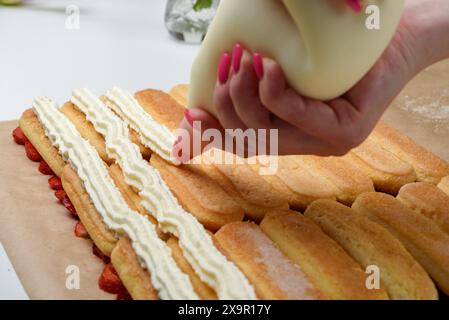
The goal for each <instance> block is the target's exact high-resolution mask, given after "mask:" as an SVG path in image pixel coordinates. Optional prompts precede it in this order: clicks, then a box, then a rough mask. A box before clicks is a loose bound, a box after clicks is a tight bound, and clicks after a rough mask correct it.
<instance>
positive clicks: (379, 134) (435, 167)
mask: <svg viewBox="0 0 449 320" xmlns="http://www.w3.org/2000/svg"><path fill="white" fill-rule="evenodd" d="M370 139H373V141H374V142H376V143H378V144H379V145H381V146H382V147H383V148H384V149H387V150H388V151H390V152H392V153H393V154H395V155H396V156H397V157H398V158H400V159H402V160H404V161H405V162H407V163H409V164H411V165H412V166H413V168H414V169H415V172H416V175H417V178H418V181H419V182H429V183H432V184H438V182H440V180H441V179H442V178H443V177H445V176H448V175H449V164H448V163H447V162H445V161H444V160H442V159H441V158H439V157H437V156H436V155H434V154H433V153H431V152H430V151H428V150H426V149H425V148H423V147H422V146H420V145H418V144H417V143H416V142H414V141H413V140H412V139H410V138H409V137H407V136H405V135H403V134H402V133H401V132H399V131H398V130H396V129H394V128H392V127H390V126H388V125H387V124H385V123H383V122H380V123H379V124H378V125H377V127H376V129H375V130H374V132H373V134H372V135H371V137H370Z"/></svg>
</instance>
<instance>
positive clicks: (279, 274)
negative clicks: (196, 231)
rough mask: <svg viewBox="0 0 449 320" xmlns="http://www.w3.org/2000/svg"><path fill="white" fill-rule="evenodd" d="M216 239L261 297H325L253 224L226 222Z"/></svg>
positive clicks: (291, 298)
mask: <svg viewBox="0 0 449 320" xmlns="http://www.w3.org/2000/svg"><path fill="white" fill-rule="evenodd" d="M215 239H216V241H217V242H218V244H219V248H220V249H221V250H223V251H224V254H225V255H226V256H227V257H228V258H229V259H230V260H232V261H233V262H234V263H235V264H236V265H237V266H238V267H239V268H240V269H241V270H242V272H243V273H244V274H245V275H246V276H247V277H248V280H249V281H250V282H251V284H252V285H253V286H254V289H255V290H256V294H257V296H258V297H259V298H260V299H270V300H271V299H275V300H277V299H288V300H310V299H312V300H315V299H325V298H326V297H325V296H324V294H323V293H321V292H320V291H319V290H318V289H317V288H316V287H315V285H314V284H313V283H312V282H311V280H310V279H309V278H308V277H307V276H306V275H305V274H304V272H303V270H302V269H301V268H300V267H299V266H298V265H296V264H294V263H293V261H291V260H290V259H288V258H287V257H286V256H285V255H284V254H283V253H282V252H281V251H280V250H279V249H278V248H277V247H276V245H275V244H274V243H273V242H272V241H271V240H270V238H268V236H267V235H266V234H265V233H264V232H263V231H262V230H261V229H260V228H259V227H258V226H257V225H256V224H254V223H250V222H235V223H231V224H228V225H226V226H224V227H223V228H221V229H220V231H218V232H217V233H216V234H215Z"/></svg>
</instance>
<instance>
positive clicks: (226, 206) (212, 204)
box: [151, 155, 244, 231]
mask: <svg viewBox="0 0 449 320" xmlns="http://www.w3.org/2000/svg"><path fill="white" fill-rule="evenodd" d="M151 165H152V166H153V167H155V168H156V169H157V170H158V171H159V172H160V174H161V176H162V179H163V180H164V181H165V183H167V185H168V187H169V188H170V190H171V191H172V192H173V194H174V195H175V197H176V198H177V199H178V201H179V202H180V204H181V205H182V206H183V207H184V209H186V210H187V211H188V212H190V213H192V214H193V215H194V216H195V218H197V219H198V221H199V222H201V224H203V225H204V226H205V227H206V228H207V229H209V230H211V231H217V230H218V229H219V228H220V227H222V226H223V225H225V224H227V223H230V222H235V221H241V220H243V217H244V212H243V209H242V208H241V207H240V206H239V205H238V204H237V203H236V202H235V201H234V199H232V198H231V197H230V196H229V195H228V194H227V193H226V192H225V191H224V190H223V189H222V188H221V187H220V186H219V185H218V184H217V183H216V182H215V181H214V180H212V179H211V178H210V177H209V176H207V175H206V174H204V172H203V171H201V170H200V168H199V167H198V166H197V165H190V164H189V165H182V166H179V167H178V166H173V165H171V164H169V163H168V162H166V161H164V160H163V159H162V158H160V157H159V156H157V155H153V157H152V158H151Z"/></svg>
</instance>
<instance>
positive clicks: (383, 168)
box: [344, 139, 416, 195]
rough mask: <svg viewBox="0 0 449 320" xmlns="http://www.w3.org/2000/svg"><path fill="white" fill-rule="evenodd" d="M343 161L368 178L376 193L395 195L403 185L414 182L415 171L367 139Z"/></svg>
mask: <svg viewBox="0 0 449 320" xmlns="http://www.w3.org/2000/svg"><path fill="white" fill-rule="evenodd" d="M344 159H345V160H346V161H348V162H349V163H348V166H354V167H355V168H356V169H358V170H360V171H361V172H363V173H365V174H366V175H367V176H368V177H370V178H371V179H372V180H373V183H374V187H375V188H376V190H377V191H381V192H385V193H389V194H393V195H396V194H397V193H398V192H399V189H400V188H401V187H402V186H403V185H405V184H407V183H411V182H414V181H416V173H415V170H414V169H413V167H412V166H411V165H410V164H409V163H407V162H405V161H403V160H401V159H400V158H398V157H397V156H395V155H394V154H393V153H391V152H390V151H388V150H387V149H384V148H382V146H381V145H378V144H376V143H374V142H373V141H372V139H367V140H366V141H365V142H364V143H363V144H362V145H360V146H359V147H357V148H355V149H353V150H352V151H351V152H349V153H348V154H347V155H346V156H344Z"/></svg>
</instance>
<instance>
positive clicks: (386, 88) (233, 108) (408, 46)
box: [175, 0, 449, 156]
mask: <svg viewBox="0 0 449 320" xmlns="http://www.w3.org/2000/svg"><path fill="white" fill-rule="evenodd" d="M445 8H447V9H446V10H444V9H445ZM448 15H449V1H448V0H436V1H435V0H408V1H407V2H406V8H405V11H404V14H403V17H402V20H401V22H400V25H399V27H398V30H397V32H396V35H395V37H394V38H393V40H392V42H391V43H390V45H389V47H388V48H387V49H386V51H385V52H384V54H383V55H382V57H381V58H380V59H379V61H378V62H377V63H376V65H375V66H374V67H373V68H372V69H371V70H370V71H369V72H368V74H366V75H365V77H364V78H363V79H362V80H360V81H359V82H358V83H357V84H356V85H355V86H354V87H353V88H352V89H350V90H349V91H348V92H347V93H346V94H344V95H343V96H341V97H338V98H336V99H334V100H331V101H327V102H323V101H318V100H313V99H308V98H307V97H303V96H301V95H299V94H297V93H296V92H295V91H294V90H293V89H291V88H289V87H288V84H287V82H286V80H285V77H284V74H283V71H282V69H281V67H280V66H279V65H278V64H277V63H276V62H275V61H273V60H271V59H269V58H263V57H261V56H260V55H259V54H257V53H254V54H252V55H251V54H250V53H249V52H247V51H246V50H244V48H242V46H240V45H239V44H237V45H236V46H235V48H234V51H233V53H232V55H230V54H228V53H224V54H223V56H222V57H221V60H220V64H219V68H218V69H219V72H218V80H217V86H216V89H215V94H214V108H215V111H216V114H217V119H216V118H214V117H213V116H212V115H210V114H209V113H207V112H206V111H204V110H202V109H189V110H187V111H186V114H185V119H184V120H183V122H182V124H181V128H183V129H185V130H187V131H188V132H190V133H192V134H190V137H192V136H193V127H192V125H193V122H194V121H200V122H201V127H202V130H206V129H210V128H215V129H218V130H220V131H221V132H224V130H225V129H243V130H246V129H278V134H279V150H278V151H279V154H315V155H321V156H328V155H343V154H345V153H347V152H348V151H350V150H351V149H352V148H354V147H356V146H358V145H359V144H360V143H362V142H363V141H364V140H365V139H366V138H367V136H368V135H369V134H370V132H371V131H372V130H373V128H374V127H375V125H376V123H377V122H378V121H379V119H380V117H381V116H382V115H383V113H384V112H385V110H386V109H387V108H388V106H389V105H390V104H391V102H392V101H393V99H394V98H395V97H396V96H397V95H398V93H399V92H400V91H401V89H402V88H403V87H404V86H405V84H406V83H407V82H408V81H409V80H410V79H411V78H413V77H414V75H415V74H416V73H418V72H419V71H420V70H422V69H423V68H425V67H426V66H428V65H430V64H432V63H434V62H436V61H438V60H440V59H443V58H444V57H447V56H449V47H448V45H447V44H444V41H441V40H442V38H443V39H444V38H447V34H448V33H447V32H449V30H448V29H449V26H448V25H449V23H448V22H447V21H449V16H448ZM441 37H442V38H441ZM447 43H449V41H447ZM191 146H192V141H186V140H185V139H183V140H182V141H180V142H179V143H178V144H177V146H176V147H175V149H176V150H177V151H176V152H178V151H179V149H181V150H186V148H191ZM189 154H192V156H196V154H195V153H194V150H193V149H191V150H190V152H189Z"/></svg>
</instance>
